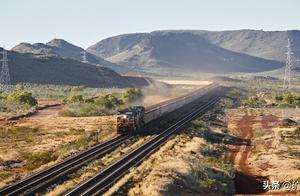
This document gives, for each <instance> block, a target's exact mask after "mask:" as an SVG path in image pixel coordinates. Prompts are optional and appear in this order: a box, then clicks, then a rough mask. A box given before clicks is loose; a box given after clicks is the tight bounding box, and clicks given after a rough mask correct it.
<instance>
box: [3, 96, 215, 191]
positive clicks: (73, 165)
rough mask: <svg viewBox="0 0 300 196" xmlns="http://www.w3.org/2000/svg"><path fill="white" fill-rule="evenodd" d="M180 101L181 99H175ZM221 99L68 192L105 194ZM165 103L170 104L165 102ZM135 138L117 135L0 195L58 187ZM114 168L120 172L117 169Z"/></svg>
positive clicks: (204, 106)
mask: <svg viewBox="0 0 300 196" xmlns="http://www.w3.org/2000/svg"><path fill="white" fill-rule="evenodd" d="M180 99H181V98H180V97H179V98H177V99H175V100H180ZM217 99H218V98H216V99H213V100H210V101H209V102H208V104H204V105H202V106H201V107H200V108H198V110H195V111H194V112H190V113H189V114H188V115H186V116H184V117H183V118H182V119H181V120H180V121H178V122H177V123H176V124H174V125H173V126H171V127H169V128H168V129H166V130H165V131H163V132H161V133H160V134H159V135H157V136H155V137H153V138H152V139H150V140H149V141H148V142H146V143H145V144H143V145H142V146H141V147H139V148H137V149H136V150H134V151H133V152H131V153H130V154H128V155H126V156H125V157H123V158H122V159H120V160H119V161H117V162H115V163H114V164H113V165H111V166H109V167H107V168H106V169H105V170H103V171H101V172H100V173H99V174H98V175H96V176H95V177H93V178H91V179H90V180H89V181H87V184H86V183H84V184H81V185H80V186H79V187H77V188H76V189H74V190H73V191H71V192H70V193H68V195H78V194H83V195H90V194H93V193H99V192H102V191H103V190H105V189H106V188H107V187H108V186H110V185H111V184H112V183H113V182H114V181H116V180H117V179H118V178H119V177H121V176H122V174H123V173H125V172H127V170H128V169H129V168H130V167H132V166H134V165H137V164H138V163H140V162H141V161H142V160H143V159H144V157H146V156H147V155H149V154H151V152H152V151H154V150H156V149H157V148H158V147H159V146H160V145H162V144H163V143H164V142H165V141H166V140H167V139H168V138H169V137H171V135H172V134H173V133H174V132H176V130H178V129H179V128H180V127H182V126H183V125H184V124H186V123H187V122H189V121H190V120H191V119H192V118H194V117H195V116H197V115H199V114H201V113H203V111H204V110H206V109H207V107H209V106H210V105H212V104H214V103H215V101H216V100H217ZM169 102H174V100H170V101H169ZM164 104H166V103H165V102H164ZM147 109H148V108H147ZM174 130H175V131H174ZM132 137H133V136H117V137H115V138H113V139H111V140H109V141H106V142H104V143H101V144H98V145H96V146H94V147H93V148H91V149H88V150H86V151H83V152H82V153H79V154H77V155H75V156H72V157H70V158H68V159H66V160H64V161H63V162H60V163H58V164H56V165H54V166H52V167H50V168H47V169H45V170H42V171H40V172H38V173H36V174H34V175H32V176H30V177H28V178H25V179H24V180H22V181H20V182H18V183H16V184H13V185H11V186H8V187H6V188H4V189H1V190H0V195H35V193H39V192H43V191H45V190H46V188H48V187H50V186H51V185H53V184H57V182H60V181H61V180H65V178H64V177H65V176H67V174H70V173H73V172H75V171H77V170H78V169H80V168H81V167H82V166H84V165H86V164H87V163H89V162H90V161H93V160H95V159H96V158H99V157H101V156H104V155H105V154H107V153H110V152H112V151H113V150H115V149H116V148H117V147H118V146H120V145H121V144H122V143H123V142H125V141H126V140H128V139H130V138H132ZM134 153H137V154H134ZM131 158H132V159H131ZM127 162H128V164H127V165H126V166H121V165H120V164H121V163H124V164H125V163H127ZM114 168H115V169H116V170H113V169H114ZM103 175H104V176H103ZM99 179H100V180H99ZM94 181H98V183H97V185H95V184H93V182H94ZM92 184H93V185H92ZM87 187H88V188H87ZM86 191H88V192H86Z"/></svg>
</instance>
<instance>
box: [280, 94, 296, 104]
mask: <svg viewBox="0 0 300 196" xmlns="http://www.w3.org/2000/svg"><path fill="white" fill-rule="evenodd" d="M283 100H284V102H286V103H287V104H293V102H294V96H293V95H292V94H291V93H288V94H286V95H284V97H283Z"/></svg>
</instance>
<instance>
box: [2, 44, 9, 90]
mask: <svg viewBox="0 0 300 196" xmlns="http://www.w3.org/2000/svg"><path fill="white" fill-rule="evenodd" d="M0 54H2V59H1V60H0V61H1V62H2V67H1V76H0V90H1V91H5V90H7V89H8V87H9V85H10V75H9V68H8V61H9V60H8V59H7V51H6V50H5V48H4V47H3V49H2V52H0Z"/></svg>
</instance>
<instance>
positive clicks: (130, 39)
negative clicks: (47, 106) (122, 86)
mask: <svg viewBox="0 0 300 196" xmlns="http://www.w3.org/2000/svg"><path fill="white" fill-rule="evenodd" d="M205 33H206V32H205V31H156V32H152V33H149V34H145V33H141V34H127V35H121V36H116V37H112V38H108V39H105V40H102V41H100V42H98V43H97V44H95V45H93V46H91V47H89V48H88V49H87V51H89V52H90V53H92V54H94V55H97V56H99V57H103V58H106V60H108V61H111V62H114V63H117V64H121V65H124V66H126V67H135V68H136V69H148V70H150V69H152V68H169V69H174V70H176V71H178V72H187V73H188V72H195V71H204V72H217V73H220V72H222V73H223V72H260V71H267V70H272V69H277V68H280V67H281V66H283V63H281V62H278V61H273V60H267V59H264V58H261V57H256V56H253V55H252V56H250V55H248V54H246V53H245V52H244V53H243V52H242V51H234V50H233V49H226V48H225V47H223V46H222V44H221V42H220V41H219V42H213V40H214V39H213V37H212V36H211V37H209V36H208V35H207V34H205ZM220 40H221V39H220Z"/></svg>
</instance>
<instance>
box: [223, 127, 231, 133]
mask: <svg viewBox="0 0 300 196" xmlns="http://www.w3.org/2000/svg"><path fill="white" fill-rule="evenodd" d="M221 132H222V133H228V132H229V129H228V128H227V127H223V128H221Z"/></svg>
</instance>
